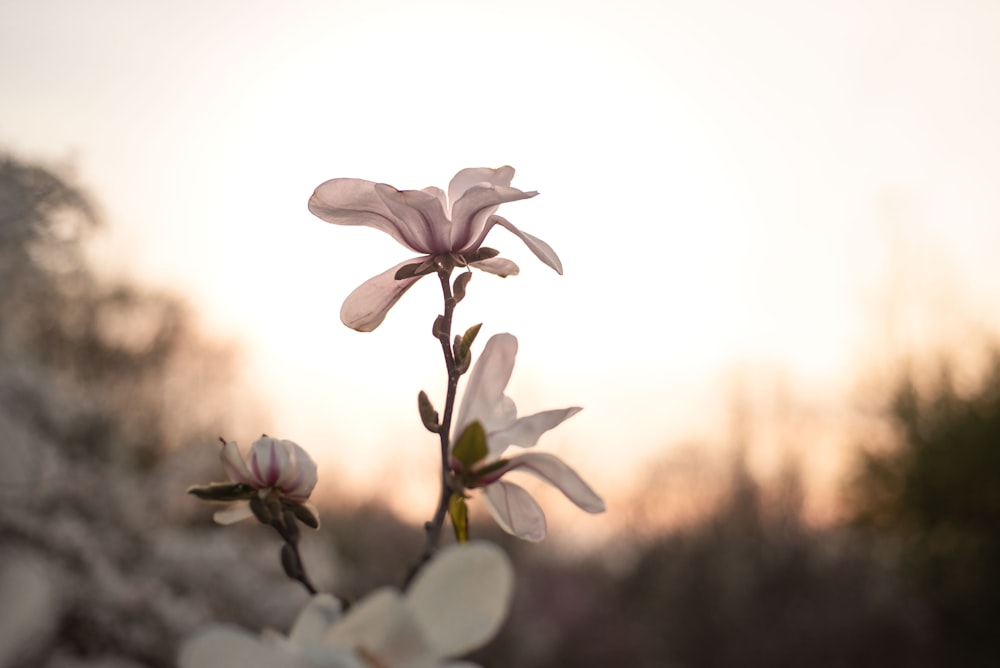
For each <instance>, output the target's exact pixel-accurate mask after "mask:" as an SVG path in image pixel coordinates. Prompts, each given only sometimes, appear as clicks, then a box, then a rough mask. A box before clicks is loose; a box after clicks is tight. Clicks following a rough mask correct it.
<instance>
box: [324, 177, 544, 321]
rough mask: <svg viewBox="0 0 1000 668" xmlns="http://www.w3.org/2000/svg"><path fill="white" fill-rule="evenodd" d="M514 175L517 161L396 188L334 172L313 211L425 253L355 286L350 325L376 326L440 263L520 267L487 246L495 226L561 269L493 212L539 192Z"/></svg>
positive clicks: (537, 243)
mask: <svg viewBox="0 0 1000 668" xmlns="http://www.w3.org/2000/svg"><path fill="white" fill-rule="evenodd" d="M513 178H514V168H513V167H500V168H498V169H489V168H484V167H472V168H468V169H463V170H462V171H460V172H459V173H458V174H456V175H455V177H454V178H453V179H452V180H451V183H450V185H449V186H448V192H447V194H446V193H445V192H444V191H443V190H441V189H440V188H434V187H430V188H424V189H423V190H397V189H395V188H393V187H392V186H390V185H387V184H385V183H374V182H372V181H365V180H363V179H332V180H330V181H327V182H325V183H323V184H321V185H320V186H319V187H318V188H316V191H315V192H314V193H313V195H312V197H311V198H310V199H309V210H310V211H311V212H312V213H313V214H314V215H316V216H318V217H319V218H321V219H323V220H325V221H327V222H328V223H336V224H338V225H365V226H367V227H373V228H375V229H377V230H381V231H382V232H385V233H386V234H388V235H390V236H391V237H392V238H393V239H395V240H396V241H398V242H399V243H401V244H402V245H404V246H406V247H407V248H409V249H410V250H412V251H414V252H417V253H421V254H422V256H421V257H417V258H414V259H411V260H406V261H405V262H401V263H400V264H398V265H396V266H395V267H393V268H391V269H389V270H388V271H385V272H383V273H381V274H379V275H378V276H375V277H374V278H371V279H369V280H367V281H365V282H364V283H363V284H362V285H361V286H360V287H358V288H357V289H356V290H354V292H352V293H351V294H350V295H349V296H348V297H347V299H346V300H345V301H344V305H343V307H342V308H341V310H340V318H341V320H343V322H344V324H345V325H347V326H348V327H351V328H353V329H356V330H359V331H363V332H370V331H372V330H374V329H375V328H376V327H378V326H379V325H380V324H381V323H382V321H383V320H384V319H385V316H386V313H388V312H389V309H391V308H392V307H393V305H394V304H395V303H396V302H397V301H398V300H399V298H400V297H402V296H403V293H405V292H406V291H407V290H408V289H409V288H410V286H412V285H413V284H414V283H415V282H416V281H417V280H419V279H420V278H421V277H423V276H426V275H427V274H429V273H432V272H434V271H436V270H437V268H438V263H450V266H473V267H476V268H478V269H482V270H483V271H487V272H489V273H492V274H497V275H499V276H510V275H514V274H517V273H518V271H519V269H518V267H517V265H516V264H514V263H513V262H511V261H510V260H506V259H503V258H499V257H496V255H497V253H496V251H494V250H492V249H487V248H483V247H482V244H483V241H484V240H485V239H486V235H487V234H488V233H489V231H490V230H491V229H492V228H493V226H494V225H500V226H501V227H505V228H507V229H508V230H510V231H511V232H512V233H514V234H515V235H516V236H517V237H519V238H520V239H521V240H522V241H523V242H524V243H525V245H527V246H528V248H529V249H530V250H531V251H532V252H533V253H534V254H535V255H536V256H537V257H538V258H539V259H540V260H541V261H542V262H544V263H545V264H547V265H548V266H550V267H552V268H553V269H554V270H556V271H557V272H558V273H560V274H561V273H562V263H561V262H560V260H559V257H558V256H557V255H556V253H555V251H553V250H552V248H551V247H550V246H549V245H548V244H547V243H545V242H544V241H542V240H541V239H538V238H537V237H534V236H532V235H530V234H527V233H526V232H522V231H521V230H519V229H518V228H516V227H515V226H514V225H513V224H511V223H510V222H509V221H507V220H506V219H504V218H502V217H500V216H497V215H494V213H495V212H496V210H497V208H498V207H499V206H500V205H501V204H503V203H505V202H514V201H517V200H522V199H528V198H529V197H534V196H535V195H537V194H538V193H537V192H524V191H522V190H518V189H517V188H512V187H511V185H510V182H511V180H512V179H513Z"/></svg>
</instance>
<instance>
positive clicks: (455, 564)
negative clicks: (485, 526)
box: [179, 543, 514, 668]
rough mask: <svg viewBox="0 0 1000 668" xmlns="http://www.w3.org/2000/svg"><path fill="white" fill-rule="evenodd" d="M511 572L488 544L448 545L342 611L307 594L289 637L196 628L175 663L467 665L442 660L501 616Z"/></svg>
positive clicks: (188, 666)
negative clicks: (400, 581)
mask: <svg viewBox="0 0 1000 668" xmlns="http://www.w3.org/2000/svg"><path fill="white" fill-rule="evenodd" d="M513 582H514V572H513V567H512V566H511V564H510V560H509V559H508V558H507V556H506V555H505V554H504V553H503V552H502V551H501V550H500V549H499V548H498V547H496V546H495V545H492V544H490V543H467V544H463V545H452V546H450V547H448V548H445V549H444V550H442V551H441V552H440V553H438V555H437V556H436V557H434V558H433V559H432V560H431V561H430V562H429V563H428V564H427V565H426V566H425V567H424V569H423V570H422V571H420V572H419V573H418V574H417V576H416V578H414V580H413V582H412V583H411V585H410V587H409V589H407V591H406V592H405V593H401V592H399V591H397V590H395V589H392V588H388V587H386V588H382V589H378V590H376V591H374V592H372V593H371V594H370V595H368V596H367V597H365V598H364V599H362V600H361V601H359V602H358V603H357V604H355V605H353V606H352V607H351V608H350V609H349V610H348V611H347V612H346V613H344V612H343V611H342V607H341V605H340V602H339V601H338V600H337V599H335V598H333V597H332V596H329V595H327V594H320V595H317V596H314V597H313V598H312V600H311V601H310V602H309V604H308V605H307V606H306V607H305V608H304V609H303V610H302V612H301V613H300V614H299V616H298V618H297V619H296V621H295V624H294V625H293V627H292V630H291V632H290V633H289V634H288V636H283V635H280V634H278V633H276V632H273V631H267V632H265V633H264V634H262V635H260V636H258V635H254V634H251V633H249V632H248V631H245V630H243V629H240V628H237V627H232V626H216V627H212V628H209V629H207V630H204V631H202V632H201V633H199V634H198V635H196V636H194V637H193V638H191V639H190V640H188V641H187V642H186V643H185V644H184V646H183V647H182V648H181V652H180V657H179V666H180V668H320V667H323V668H471V667H473V666H474V664H471V663H468V662H461V661H459V662H454V661H448V659H450V658H452V657H457V656H461V655H463V654H466V653H468V652H469V651H471V650H473V649H475V648H477V647H479V646H481V645H483V644H485V643H486V642H488V641H489V640H490V639H492V638H493V636H494V635H495V634H496V632H497V631H498V630H499V628H500V625H501V624H502V623H503V621H504V619H505V618H506V616H507V611H508V609H509V607H510V599H511V594H512V590H513Z"/></svg>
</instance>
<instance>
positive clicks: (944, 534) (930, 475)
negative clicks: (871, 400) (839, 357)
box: [852, 355, 1000, 666]
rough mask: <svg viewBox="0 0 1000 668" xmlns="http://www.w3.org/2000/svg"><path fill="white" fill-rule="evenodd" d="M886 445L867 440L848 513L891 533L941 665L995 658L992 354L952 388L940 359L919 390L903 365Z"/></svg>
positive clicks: (998, 573)
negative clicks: (966, 383) (981, 368)
mask: <svg viewBox="0 0 1000 668" xmlns="http://www.w3.org/2000/svg"><path fill="white" fill-rule="evenodd" d="M888 412H889V415H890V417H891V419H892V422H893V425H894V427H895V431H896V434H897V443H896V445H895V447H893V448H891V449H889V450H887V451H886V450H868V451H866V452H865V453H864V455H863V458H862V461H861V464H860V467H859V468H860V472H859V474H858V476H857V479H856V480H855V481H854V486H853V489H852V503H853V511H854V518H855V522H856V524H857V525H858V526H859V527H862V528H864V529H865V530H866V531H867V532H868V534H869V535H872V536H883V537H890V538H892V539H893V540H894V541H895V543H896V545H897V546H898V552H899V558H900V565H901V575H902V577H903V578H904V582H905V584H906V586H907V588H908V591H910V592H911V593H912V594H913V595H915V596H918V597H919V598H920V599H922V600H924V601H926V602H927V604H928V605H929V606H930V607H931V609H932V611H933V615H934V620H935V624H936V626H937V628H938V630H939V633H940V639H939V640H940V642H939V643H938V645H937V646H936V647H935V651H936V656H937V659H938V661H939V662H941V664H942V665H945V664H948V665H958V664H961V665H972V666H988V665H989V666H993V665H998V664H1000V637H998V635H997V629H998V628H1000V356H998V355H994V356H993V357H992V358H991V360H990V363H989V365H988V367H987V369H986V370H985V373H984V375H983V377H982V379H981V381H980V382H979V384H978V386H977V387H975V389H973V390H972V391H970V392H966V393H964V394H963V393H960V392H959V391H958V390H957V389H956V387H955V384H954V382H953V381H952V375H951V373H949V372H948V371H947V367H945V368H944V371H943V372H941V373H940V374H939V375H938V377H937V379H936V380H935V381H934V382H932V383H930V384H929V386H928V387H926V388H925V389H923V390H920V389H918V385H917V382H916V381H915V380H914V378H913V376H912V375H907V376H904V377H903V378H902V379H901V380H900V381H899V383H898V384H897V387H896V390H895V392H894V394H893V396H892V401H891V403H890V407H889V411H888Z"/></svg>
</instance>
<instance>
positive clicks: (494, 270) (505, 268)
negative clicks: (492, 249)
mask: <svg viewBox="0 0 1000 668" xmlns="http://www.w3.org/2000/svg"><path fill="white" fill-rule="evenodd" d="M469 266H470V267H475V268H476V269H481V270H482V271H485V272H487V273H490V274H496V275H497V276H499V277H501V278H507V277H508V276H517V275H518V274H519V273H521V269H520V268H519V267H518V266H517V265H516V264H514V263H513V262H511V261H510V260H508V259H506V258H502V257H491V258H488V259H486V260H477V261H475V262H472V263H470V264H469Z"/></svg>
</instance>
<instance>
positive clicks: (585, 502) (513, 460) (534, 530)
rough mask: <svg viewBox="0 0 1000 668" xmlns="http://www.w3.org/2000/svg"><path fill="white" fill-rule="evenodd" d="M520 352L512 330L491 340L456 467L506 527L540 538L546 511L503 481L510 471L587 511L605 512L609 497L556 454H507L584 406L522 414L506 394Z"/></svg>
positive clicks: (469, 403)
mask: <svg viewBox="0 0 1000 668" xmlns="http://www.w3.org/2000/svg"><path fill="white" fill-rule="evenodd" d="M516 356H517V338H516V337H515V336H513V335H512V334H496V335H495V336H493V337H491V338H490V340H489V341H487V343H486V346H485V347H484V348H483V352H482V354H481V355H480V357H479V359H478V360H477V361H476V364H475V366H473V368H472V372H471V374H470V376H469V382H468V385H467V386H466V388H465V395H464V396H463V398H462V405H461V408H460V409H459V412H458V418H457V420H456V423H455V433H456V434H459V436H458V438H457V439H456V440H455V441H454V443H455V445H454V447H453V448H452V457H451V465H452V469H453V473H454V474H455V476H456V478H457V479H458V480H459V482H460V483H461V484H462V486H464V487H466V488H482V489H483V496H484V497H485V499H486V506H487V508H488V509H489V511H490V514H492V515H493V518H494V519H495V520H496V521H497V523H498V524H499V525H500V526H501V528H503V530H504V531H506V532H507V533H510V534H513V535H515V536H517V537H518V538H523V539H525V540H530V541H540V540H542V539H543V538H545V534H546V525H545V514H544V513H543V512H542V509H541V508H540V507H539V505H538V503H537V502H536V501H535V500H534V499H533V498H532V496H531V495H530V494H529V493H528V492H527V491H526V490H525V489H524V488H523V487H520V486H519V485H516V484H514V483H512V482H508V481H507V480H503V479H502V478H503V477H504V476H505V475H506V474H507V473H509V472H510V471H514V470H518V469H521V470H523V471H525V472H528V473H532V474H534V475H536V476H538V477H539V478H541V479H543V480H545V481H546V482H548V483H549V484H551V485H553V486H554V487H556V488H558V489H559V490H560V491H561V492H562V493H563V494H565V495H566V497H567V498H569V500H570V501H572V502H573V503H575V504H576V505H577V506H579V507H580V508H582V509H583V510H585V511H587V512H588V513H601V512H604V501H603V500H602V499H601V497H600V496H598V495H597V493H596V492H594V490H592V489H591V488H590V486H589V485H587V483H586V482H584V481H583V479H582V478H581V477H580V476H579V475H578V474H577V473H576V472H575V471H574V470H573V469H571V468H570V467H569V466H567V465H566V464H565V463H564V462H563V461H562V460H561V459H559V458H558V457H556V456H555V455H551V454H546V453H541V452H526V453H520V454H517V455H515V456H512V457H503V454H504V452H505V451H506V450H507V448H508V446H512V445H517V446H521V447H525V448H530V447H533V446H534V445H535V444H536V443H537V442H538V439H539V438H540V437H541V435H542V434H544V433H545V432H547V431H548V430H550V429H552V428H553V427H556V426H557V425H559V424H561V423H562V422H563V421H564V420H566V419H568V418H570V417H572V416H573V415H576V414H577V413H578V412H579V411H580V410H581V409H580V408H577V407H573V408H562V409H558V410H549V411H542V412H541V413H535V414H534V415H529V416H526V417H522V418H518V417H517V407H516V406H515V405H514V402H513V400H512V399H511V398H510V397H508V396H507V395H506V394H504V390H505V389H506V387H507V383H508V382H509V381H510V377H511V373H512V372H513V370H514V360H515V358H516Z"/></svg>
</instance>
